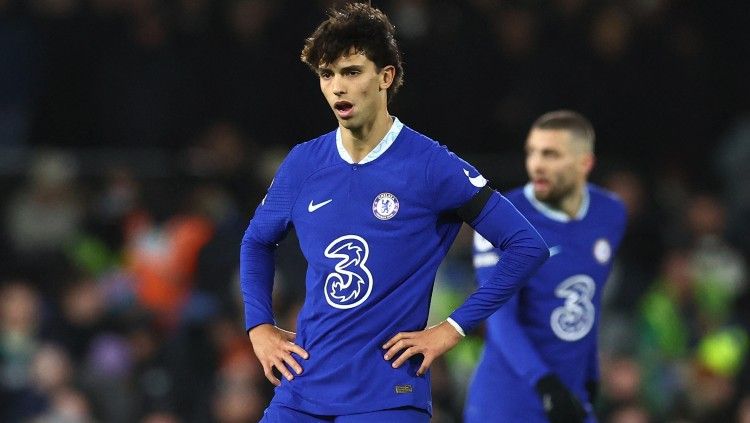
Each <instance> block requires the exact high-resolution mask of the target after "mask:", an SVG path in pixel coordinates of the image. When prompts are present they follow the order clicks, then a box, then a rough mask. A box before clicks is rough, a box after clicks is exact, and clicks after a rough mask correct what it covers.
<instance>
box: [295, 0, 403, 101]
mask: <svg viewBox="0 0 750 423" xmlns="http://www.w3.org/2000/svg"><path fill="white" fill-rule="evenodd" d="M395 32H396V27H394V26H393V24H391V21H390V20H389V19H388V16H386V15H385V13H383V12H381V11H380V10H378V9H376V8H374V7H372V6H370V5H368V4H364V3H349V4H347V5H345V6H344V7H342V8H340V9H331V10H329V12H328V19H326V20H325V21H323V22H322V23H321V24H320V25H318V28H317V29H315V32H313V33H312V35H310V37H309V38H307V39H306V40H305V46H304V47H303V48H302V54H301V55H300V59H302V62H304V63H305V64H307V66H309V67H310V69H312V71H313V72H315V73H316V74H317V73H318V66H320V65H321V64H324V63H333V62H334V61H336V59H338V58H339V57H341V56H342V55H344V54H346V53H348V52H349V50H350V49H352V48H354V50H355V51H357V52H359V53H362V54H364V55H365V56H366V57H367V58H368V59H370V60H372V61H373V62H374V63H375V66H377V68H378V71H380V70H381V69H383V68H384V67H385V66H388V65H392V66H394V67H395V68H396V75H395V76H394V78H393V83H392V84H391V86H390V87H389V88H388V93H387V94H388V101H389V102H390V101H391V99H393V96H394V95H395V94H396V92H398V89H399V87H401V85H402V84H403V83H404V68H403V65H402V63H401V51H400V50H399V48H398V43H397V42H396V38H395V36H394V34H395Z"/></svg>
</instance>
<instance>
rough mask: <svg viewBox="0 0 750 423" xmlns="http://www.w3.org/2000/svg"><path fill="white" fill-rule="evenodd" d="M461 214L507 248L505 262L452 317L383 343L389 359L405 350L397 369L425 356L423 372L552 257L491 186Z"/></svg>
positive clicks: (483, 232)
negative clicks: (411, 358)
mask: <svg viewBox="0 0 750 423" xmlns="http://www.w3.org/2000/svg"><path fill="white" fill-rule="evenodd" d="M459 215H460V216H461V217H462V218H463V219H464V221H466V222H467V223H469V225H470V226H472V227H473V228H474V229H475V230H476V231H477V232H479V233H480V234H481V235H482V236H484V237H485V238H486V239H488V240H490V241H491V242H492V244H493V245H495V246H499V247H501V248H503V250H504V251H505V253H504V255H503V260H501V262H500V263H498V264H497V266H496V267H495V271H494V272H493V274H492V276H491V277H490V278H489V279H488V281H487V283H486V284H485V285H484V286H481V287H479V288H478V289H477V290H476V291H474V293H472V294H471V296H469V298H467V299H466V301H465V302H464V303H463V305H461V306H460V307H459V308H458V309H456V310H455V311H454V312H453V313H452V314H451V316H450V318H449V319H450V321H445V322H443V323H440V324H439V325H436V326H433V327H430V328H427V329H425V330H422V331H417V332H401V333H398V334H396V335H395V336H394V337H392V338H391V339H389V340H388V341H387V342H386V343H385V344H384V345H383V348H384V349H386V350H387V351H386V353H385V355H384V358H385V359H386V360H389V359H391V358H392V357H394V356H395V355H396V354H397V353H398V352H399V351H403V353H402V354H401V355H400V356H399V358H398V359H396V360H395V361H394V362H393V367H399V366H401V365H402V364H403V363H404V362H406V360H407V359H409V358H410V357H412V356H414V355H416V354H422V355H423V356H424V360H423V361H422V365H421V367H420V369H419V370H418V372H417V373H418V374H423V373H424V372H425V371H427V369H428V368H429V366H430V364H431V363H432V361H434V360H435V359H436V358H437V357H439V356H440V355H442V354H444V353H445V352H446V351H448V350H450V349H451V348H453V347H454V346H455V345H456V344H457V343H458V342H459V341H460V340H461V338H462V336H463V335H464V333H466V332H467V331H470V330H472V329H474V328H475V327H476V326H477V325H478V324H479V323H481V322H482V321H484V320H485V319H486V318H487V317H489V316H490V315H491V314H492V313H494V312H495V311H496V310H497V309H498V308H500V307H501V306H502V305H503V304H504V303H505V302H507V301H508V300H509V299H510V298H511V297H512V296H513V294H515V293H516V292H517V291H518V289H520V287H521V286H522V285H523V284H524V283H525V282H526V280H527V279H528V278H529V277H530V276H531V275H532V274H533V273H534V272H535V271H536V270H537V269H538V268H539V266H541V265H542V263H544V261H545V260H546V259H547V258H548V257H549V250H548V248H547V245H546V244H545V242H544V240H542V237H541V236H540V235H539V233H538V232H537V231H536V229H534V227H533V226H531V224H530V223H529V222H528V221H527V220H526V218H524V217H523V216H522V215H521V213H520V212H519V211H518V210H517V209H516V208H515V207H514V206H513V205H512V204H511V203H510V202H509V201H508V200H506V199H505V198H504V197H503V196H502V195H500V194H499V193H497V192H495V191H494V190H492V189H490V188H489V187H486V186H485V187H484V188H482V190H480V191H479V193H477V194H476V195H475V196H474V198H472V199H471V200H470V201H469V202H468V203H467V204H466V205H465V206H464V207H462V208H461V209H460V210H459Z"/></svg>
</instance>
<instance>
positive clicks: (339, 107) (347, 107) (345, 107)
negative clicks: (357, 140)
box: [333, 101, 354, 118]
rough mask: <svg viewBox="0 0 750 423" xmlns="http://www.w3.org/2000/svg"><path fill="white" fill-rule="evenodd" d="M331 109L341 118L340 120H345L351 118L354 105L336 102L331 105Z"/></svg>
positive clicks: (346, 102)
mask: <svg viewBox="0 0 750 423" xmlns="http://www.w3.org/2000/svg"><path fill="white" fill-rule="evenodd" d="M333 108H334V109H336V112H337V113H338V115H339V116H341V117H342V118H347V117H349V116H351V114H352V110H353V109H354V105H353V104H352V103H349V102H348V101H337V102H336V103H335V104H334V105H333Z"/></svg>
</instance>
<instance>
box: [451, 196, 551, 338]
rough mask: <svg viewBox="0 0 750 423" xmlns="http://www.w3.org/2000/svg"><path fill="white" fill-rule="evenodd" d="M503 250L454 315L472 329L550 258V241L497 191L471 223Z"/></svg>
mask: <svg viewBox="0 0 750 423" xmlns="http://www.w3.org/2000/svg"><path fill="white" fill-rule="evenodd" d="M469 224H470V226H472V227H473V228H474V229H475V230H476V231H477V232H479V234H481V235H482V236H483V237H484V238H485V239H487V240H490V241H491V242H492V244H493V245H494V246H496V247H498V248H500V249H501V250H503V258H502V260H500V261H499V262H498V263H497V265H496V266H495V268H494V270H493V272H492V275H491V276H490V277H489V278H488V279H487V281H486V283H484V284H483V285H482V286H480V287H479V288H477V290H476V291H474V293H472V294H471V295H470V296H469V298H467V299H466V301H465V302H464V303H463V304H462V305H461V306H460V307H459V308H458V309H456V310H455V311H454V312H453V313H452V314H451V316H450V317H451V318H452V319H453V320H454V321H455V322H456V323H457V324H458V325H459V326H461V328H462V329H463V330H464V331H466V332H468V331H470V330H472V329H474V328H475V327H476V326H477V325H478V324H479V323H480V322H482V321H483V320H485V319H486V318H487V317H489V316H490V315H492V313H494V312H495V311H497V309H498V308H500V306H502V305H503V304H504V303H505V302H506V301H508V300H509V299H510V297H511V296H513V294H515V293H516V292H517V291H518V290H519V289H520V288H521V286H522V285H523V284H524V283H525V282H526V281H527V280H528V278H529V277H530V276H531V275H532V274H534V272H535V271H536V270H537V269H538V268H539V266H541V265H542V263H544V261H545V260H547V258H548V257H549V250H548V249H547V244H545V243H544V240H543V239H542V237H541V236H540V235H539V233H538V232H537V231H536V229H534V227H533V226H531V224H530V223H529V221H528V220H526V218H525V217H523V216H522V215H521V213H520V212H519V211H518V210H517V209H516V208H515V207H514V206H513V204H511V203H510V201H508V200H507V199H506V198H505V197H503V196H502V195H500V194H499V193H497V192H493V193H492V195H491V196H490V198H489V200H488V201H487V203H486V204H485V206H484V208H483V209H482V212H481V213H480V214H479V216H478V217H477V218H476V219H475V220H474V221H473V222H470V223H469Z"/></svg>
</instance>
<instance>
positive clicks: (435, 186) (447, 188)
mask: <svg viewBox="0 0 750 423" xmlns="http://www.w3.org/2000/svg"><path fill="white" fill-rule="evenodd" d="M431 154H432V155H431V157H430V159H429V161H428V164H427V172H426V175H425V178H426V183H427V186H428V187H430V188H431V189H432V195H431V196H432V199H433V203H432V204H433V206H434V207H435V210H436V211H438V212H445V211H449V210H456V209H458V208H459V207H461V206H463V205H464V204H466V202H467V201H469V200H471V198H472V197H474V196H475V195H476V194H477V192H479V189H480V188H482V187H483V186H485V185H486V184H487V180H486V179H484V177H483V176H482V175H480V174H479V172H478V171H477V170H476V169H475V168H474V166H472V165H470V164H469V163H467V162H466V161H464V160H463V159H461V158H460V157H458V156H457V155H455V154H453V153H451V152H450V151H448V149H447V148H445V147H444V146H439V147H436V148H435V149H434V150H433V151H432V153H431Z"/></svg>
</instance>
